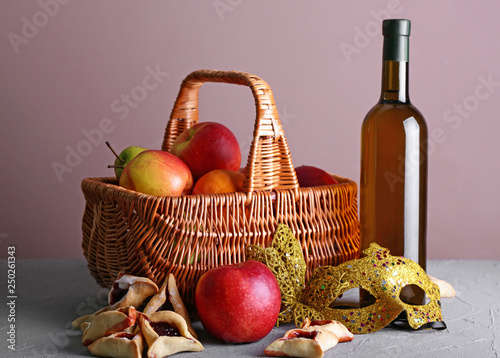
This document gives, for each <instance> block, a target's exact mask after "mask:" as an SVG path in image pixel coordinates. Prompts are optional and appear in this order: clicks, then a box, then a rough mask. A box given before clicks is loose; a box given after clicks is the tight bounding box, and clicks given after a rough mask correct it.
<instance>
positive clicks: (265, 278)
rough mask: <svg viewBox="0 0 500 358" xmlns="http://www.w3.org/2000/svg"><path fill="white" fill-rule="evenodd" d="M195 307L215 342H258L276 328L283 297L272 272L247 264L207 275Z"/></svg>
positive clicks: (248, 262)
mask: <svg viewBox="0 0 500 358" xmlns="http://www.w3.org/2000/svg"><path fill="white" fill-rule="evenodd" d="M195 305H196V310H197V312H198V316H199V318H200V321H201V323H202V324H203V327H205V329H206V330H207V332H208V333H210V334H211V335H212V336H214V337H215V338H217V339H219V340H221V341H224V342H228V343H243V342H255V341H258V340H259V339H262V338H264V337H265V336H266V335H267V334H268V333H269V332H270V331H271V330H272V329H273V327H274V325H275V324H276V321H277V319H278V315H279V312H280V308H281V294H280V289H279V286H278V281H277V280H276V278H275V277H274V275H273V273H272V272H271V270H270V269H269V268H268V267H267V266H266V265H264V264H263V263H260V262H258V261H255V260H248V261H245V262H242V263H238V264H233V265H223V266H219V267H216V268H213V269H211V270H209V271H207V272H205V274H204V275H203V276H202V277H201V278H200V280H199V281H198V284H197V285H196V290H195Z"/></svg>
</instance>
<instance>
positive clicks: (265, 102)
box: [82, 70, 360, 305]
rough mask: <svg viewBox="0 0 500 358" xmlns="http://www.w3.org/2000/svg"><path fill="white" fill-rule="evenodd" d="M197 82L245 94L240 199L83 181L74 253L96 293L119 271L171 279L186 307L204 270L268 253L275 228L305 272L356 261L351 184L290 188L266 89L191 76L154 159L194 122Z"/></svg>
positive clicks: (252, 82)
mask: <svg viewBox="0 0 500 358" xmlns="http://www.w3.org/2000/svg"><path fill="white" fill-rule="evenodd" d="M205 82H224V83H231V84H238V85H244V86H248V87H250V89H251V90H252V94H253V96H254V98H255V105H256V112H257V115H256V120H255V127H254V132H253V142H252V144H251V147H250V153H249V155H248V160H247V165H246V168H247V170H246V174H245V180H244V184H243V185H244V192H238V193H228V194H216V195H215V194H214V195H185V196H180V197H157V196H150V195H145V194H141V193H137V192H134V191H130V190H127V189H124V188H122V187H120V186H118V185H117V182H116V179H115V178H87V179H84V180H83V181H82V191H83V194H84V196H85V200H86V205H85V212H84V216H83V224H82V231H83V243H82V248H83V252H84V255H85V257H86V259H87V261H88V267H89V269H90V272H91V274H92V276H93V277H94V278H95V280H96V281H97V283H98V284H99V285H101V286H103V287H110V286H111V285H112V283H113V281H114V280H115V278H116V276H117V274H118V273H119V272H120V271H126V272H128V273H131V274H134V275H140V276H145V277H148V278H150V279H152V280H153V281H155V282H157V283H159V284H160V283H162V281H163V280H164V278H165V277H166V276H167V274H168V273H173V274H174V275H175V277H176V279H177V283H178V286H179V290H180V292H181V295H182V297H183V299H184V300H185V302H186V303H187V304H188V305H192V304H193V302H194V289H195V286H196V282H197V281H198V279H199V278H200V276H201V275H202V274H203V273H204V272H205V271H207V270H208V269H210V268H213V267H216V266H219V265H224V264H233V263H237V262H241V261H243V260H244V259H245V248H246V246H247V245H249V244H257V245H260V246H269V244H270V242H271V240H272V238H273V234H274V231H275V229H276V227H277V226H278V224H280V223H284V224H286V225H288V226H289V227H290V228H291V229H292V231H293V232H294V234H295V236H296V237H297V238H298V239H299V240H300V242H301V245H302V248H303V253H304V257H305V261H306V264H307V266H308V268H309V272H310V271H311V270H312V269H313V268H315V267H318V266H321V265H337V264H340V263H342V262H344V261H347V260H350V259H353V258H356V257H358V255H359V247H360V241H359V227H358V207H357V186H356V183H355V182H353V181H351V180H349V179H346V178H342V177H339V176H334V177H335V178H336V179H337V180H338V181H339V184H337V185H326V186H318V187H312V188H299V186H298V182H297V177H296V174H295V169H294V167H293V165H292V160H291V157H290V153H289V148H288V145H287V142H286V139H285V136H284V133H283V128H282V126H281V123H280V121H279V118H278V112H277V109H276V105H275V103H274V99H273V94H272V92H271V89H270V88H269V85H268V84H267V83H266V82H264V81H263V80H262V79H260V78H259V77H257V76H254V75H251V74H248V73H245V72H236V71H212V70H200V71H195V72H193V73H191V74H190V75H188V76H187V77H186V78H185V79H184V81H183V82H182V84H181V88H180V92H179V94H178V97H177V99H176V102H175V105H174V108H173V110H172V113H171V116H170V120H169V122H168V125H167V128H166V131H165V136H164V141H163V145H162V149H163V150H166V151H168V150H169V149H170V147H171V145H172V143H173V142H174V140H175V138H176V137H177V136H178V135H179V134H180V133H181V132H182V131H184V130H185V129H186V128H189V127H190V126H192V125H194V124H196V123H197V122H198V92H199V89H200V87H201V86H202V85H203V83H205Z"/></svg>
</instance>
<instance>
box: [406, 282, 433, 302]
mask: <svg viewBox="0 0 500 358" xmlns="http://www.w3.org/2000/svg"><path fill="white" fill-rule="evenodd" d="M399 299H400V300H401V301H403V302H404V303H406V304H408V305H413V306H423V305H426V304H428V303H429V302H430V299H429V297H428V296H427V295H426V294H425V291H424V290H423V289H422V288H421V287H419V286H417V285H413V284H412V285H406V286H405V287H403V288H402V289H401V293H400V294H399Z"/></svg>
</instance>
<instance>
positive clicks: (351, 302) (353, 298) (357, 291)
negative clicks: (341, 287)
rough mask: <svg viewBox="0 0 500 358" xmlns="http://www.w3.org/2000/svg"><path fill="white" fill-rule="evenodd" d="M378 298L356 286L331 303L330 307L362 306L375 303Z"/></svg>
mask: <svg viewBox="0 0 500 358" xmlns="http://www.w3.org/2000/svg"><path fill="white" fill-rule="evenodd" d="M375 301H376V298H375V297H374V296H372V295H371V294H370V293H369V292H368V291H366V290H364V289H362V288H360V287H354V288H351V289H349V290H347V291H345V292H344V293H343V294H342V295H340V296H339V297H337V299H336V300H335V301H333V302H332V303H331V304H330V308H335V309H347V308H362V307H368V306H371V305H372V304H374V303H375Z"/></svg>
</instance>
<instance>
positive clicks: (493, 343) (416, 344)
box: [0, 260, 500, 358]
mask: <svg viewBox="0 0 500 358" xmlns="http://www.w3.org/2000/svg"><path fill="white" fill-rule="evenodd" d="M0 267H1V279H0V283H1V285H0V287H1V291H0V292H1V294H2V300H3V302H2V304H1V306H0V320H1V323H0V336H1V344H0V356H1V357H91V356H92V355H91V354H90V353H89V352H88V351H87V349H86V348H85V347H83V345H82V344H81V334H80V332H77V331H74V330H72V329H71V328H70V323H71V321H72V320H73V319H74V318H76V317H78V316H80V315H83V314H87V313H91V312H93V311H95V310H97V309H98V308H100V307H102V306H104V305H106V298H107V291H106V290H104V289H102V288H100V287H99V286H97V284H96V283H95V281H94V280H93V279H92V277H91V276H90V274H89V271H88V269H87V267H86V263H85V262H84V261H81V260H57V261H31V260H29V261H27V260H18V261H17V262H16V277H15V281H16V287H15V296H16V298H14V299H9V298H7V296H9V293H8V286H7V277H8V275H7V262H6V261H5V260H3V261H2V262H1V266H0ZM428 273H429V274H430V275H433V276H436V277H438V278H441V279H444V280H446V281H448V282H450V283H451V284H452V285H453V286H454V287H455V289H456V291H457V297H455V298H449V299H443V317H444V320H445V322H446V324H447V326H448V328H447V329H446V330H442V331H438V330H425V331H411V332H410V331H402V330H397V329H393V328H389V327H386V328H384V329H383V330H381V331H378V332H376V333H372V334H367V335H356V336H355V337H354V340H353V341H352V342H347V343H340V344H338V345H337V346H336V347H334V348H332V349H331V350H329V351H327V352H326V354H325V357H326V358H328V357H335V356H338V357H345V358H348V357H375V358H376V357H426V358H431V357H454V358H457V357H499V356H500V261H431V262H429V263H428ZM12 301H13V302H14V304H12ZM9 302H11V304H10V306H9V304H8V303H9ZM12 308H14V310H12ZM9 316H10V317H9ZM12 317H14V318H15V325H16V326H15V351H14V350H11V349H9V348H8V345H10V344H11V343H9V342H8V341H7V339H8V338H9V330H10V324H11V323H10V322H9V319H10V320H11V319H12ZM290 328H292V326H290V325H287V326H282V327H280V328H274V329H273V330H272V331H271V333H270V334H269V335H268V336H267V337H265V338H264V339H262V340H261V341H259V342H255V343H252V344H242V345H228V344H224V343H219V342H217V341H215V340H213V339H212V338H211V337H210V336H209V335H208V334H207V333H206V332H204V331H203V328H202V326H201V325H200V323H199V322H196V323H195V329H197V331H198V332H199V338H200V341H201V342H202V344H203V345H204V347H205V350H204V351H202V352H198V353H179V354H177V355H175V357H192V358H196V357H205V358H209V357H217V358H226V357H263V356H264V354H263V350H264V348H265V347H266V346H267V345H268V344H269V343H270V342H272V341H273V340H275V339H277V338H279V337H281V336H282V335H283V333H284V332H285V331H286V330H287V329H290Z"/></svg>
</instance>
